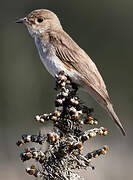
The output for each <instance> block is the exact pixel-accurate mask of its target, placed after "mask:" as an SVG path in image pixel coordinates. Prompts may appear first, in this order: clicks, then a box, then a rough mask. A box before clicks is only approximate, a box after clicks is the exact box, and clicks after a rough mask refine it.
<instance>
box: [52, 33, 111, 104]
mask: <svg viewBox="0 0 133 180" xmlns="http://www.w3.org/2000/svg"><path fill="white" fill-rule="evenodd" d="M49 37H50V42H51V44H52V45H53V47H54V49H55V53H56V56H57V57H58V58H59V59H60V60H61V61H62V62H63V63H64V64H65V65H66V66H67V67H68V68H70V69H75V70H76V71H78V72H79V73H80V74H82V77H83V79H84V81H85V82H86V83H87V84H88V86H90V87H91V88H92V89H93V90H94V91H95V92H96V93H98V94H99V95H101V97H102V98H103V99H104V100H105V101H106V100H108V101H110V98H109V95H108V92H107V90H106V86H105V83H104V81H103V79H102V77H101V75H100V73H99V72H98V69H97V67H96V65H95V64H94V63H93V61H92V60H91V59H90V57H89V56H88V55H87V54H86V53H85V51H83V50H82V49H81V48H80V47H79V46H78V45H77V44H76V43H75V42H74V41H73V40H72V39H71V37H70V36H69V35H68V34H67V33H65V32H64V31H62V32H54V31H52V32H50V34H49Z"/></svg>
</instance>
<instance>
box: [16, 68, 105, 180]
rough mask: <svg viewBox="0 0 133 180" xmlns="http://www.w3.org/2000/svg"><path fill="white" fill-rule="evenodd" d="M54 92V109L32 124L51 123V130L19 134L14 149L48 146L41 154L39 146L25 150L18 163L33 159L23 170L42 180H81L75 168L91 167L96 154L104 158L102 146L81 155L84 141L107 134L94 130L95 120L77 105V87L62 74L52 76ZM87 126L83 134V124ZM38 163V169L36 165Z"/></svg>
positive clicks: (85, 108)
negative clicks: (16, 147) (17, 147)
mask: <svg viewBox="0 0 133 180" xmlns="http://www.w3.org/2000/svg"><path fill="white" fill-rule="evenodd" d="M56 89H57V90H60V91H59V93H58V94H57V97H56V100H55V110H54V112H53V113H50V114H43V115H37V116H36V121H37V122H39V123H42V124H43V123H45V122H46V121H51V122H52V123H53V129H52V130H51V131H50V132H49V133H47V134H42V133H39V134H38V135H29V134H24V135H22V138H21V140H19V141H18V142H17V145H18V146H21V145H23V144H26V143H32V142H34V143H38V144H40V145H41V146H42V147H43V146H44V144H45V143H47V144H48V148H47V150H46V151H45V152H44V151H43V150H42V149H43V148H42V149H40V146H39V147H38V146H36V147H33V148H29V147H27V148H26V149H25V151H24V152H22V153H21V154H20V158H21V160H22V161H23V162H24V161H28V160H30V159H34V160H35V164H34V165H31V167H29V168H27V169H26V172H27V173H28V174H30V175H33V176H35V177H41V178H42V179H44V180H78V179H81V177H80V176H79V175H78V174H77V173H75V169H79V168H84V169H86V168H87V167H92V168H94V167H93V166H92V165H91V160H92V159H93V158H96V157H98V156H100V155H105V154H106V152H107V151H108V146H107V145H105V146H103V147H102V148H99V149H98V150H94V151H93V152H87V154H83V153H82V150H83V146H84V142H85V141H88V140H89V139H91V138H94V137H95V136H96V135H100V136H105V135H107V129H106V128H103V127H100V128H94V127H93V126H95V125H97V124H98V121H97V120H96V119H95V118H94V117H93V116H92V115H91V114H92V112H93V109H90V108H88V107H86V106H85V105H83V104H82V103H81V102H80V99H79V97H78V96H77V90H78V88H77V86H76V85H75V84H73V83H72V82H71V80H70V79H69V77H67V76H66V75H65V74H64V72H63V71H61V72H60V73H59V75H58V76H57V77H56ZM85 124H86V125H88V128H89V126H91V129H90V128H89V129H88V130H86V131H85V132H84V131H83V130H82V127H83V126H84V125H85ZM37 163H39V166H38V165H37Z"/></svg>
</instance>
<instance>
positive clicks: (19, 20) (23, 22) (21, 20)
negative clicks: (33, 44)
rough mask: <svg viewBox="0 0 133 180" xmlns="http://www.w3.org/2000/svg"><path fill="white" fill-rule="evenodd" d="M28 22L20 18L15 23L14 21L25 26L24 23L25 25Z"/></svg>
mask: <svg viewBox="0 0 133 180" xmlns="http://www.w3.org/2000/svg"><path fill="white" fill-rule="evenodd" d="M27 22H28V20H27V18H26V17H25V18H20V19H18V20H17V21H16V23H22V24H25V23H27Z"/></svg>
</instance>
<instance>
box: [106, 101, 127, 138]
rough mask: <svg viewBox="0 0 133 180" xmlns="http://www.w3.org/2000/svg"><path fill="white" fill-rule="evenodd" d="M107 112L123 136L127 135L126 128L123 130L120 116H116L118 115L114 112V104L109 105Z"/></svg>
mask: <svg viewBox="0 0 133 180" xmlns="http://www.w3.org/2000/svg"><path fill="white" fill-rule="evenodd" d="M106 110H107V111H108V113H109V115H110V116H111V118H112V119H113V120H114V121H115V123H116V124H117V126H118V127H119V128H120V130H121V132H122V134H123V135H124V136H125V135H126V132H125V130H124V128H123V126H122V124H121V122H120V120H119V118H118V116H117V115H116V113H115V111H114V109H113V106H112V104H110V103H109V104H108V105H107V109H106Z"/></svg>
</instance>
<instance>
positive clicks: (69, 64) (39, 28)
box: [16, 9, 126, 136]
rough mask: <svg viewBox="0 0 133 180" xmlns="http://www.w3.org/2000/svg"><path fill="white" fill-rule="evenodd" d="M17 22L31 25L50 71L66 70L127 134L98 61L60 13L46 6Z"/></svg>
mask: <svg viewBox="0 0 133 180" xmlns="http://www.w3.org/2000/svg"><path fill="white" fill-rule="evenodd" d="M16 23H22V24H25V25H26V27H27V28H28V31H29V33H30V35H31V36H32V37H33V38H34V40H35V44H36V47H37V49H38V52H39V55H40V59H41V61H42V63H43V64H44V66H45V68H46V69H47V71H48V72H49V73H50V74H51V75H52V76H53V77H56V76H57V75H58V74H59V72H60V71H64V72H65V74H66V75H68V76H69V77H70V79H71V80H72V82H73V83H75V84H76V85H77V86H78V87H79V88H81V89H83V90H84V91H86V92H87V93H88V94H89V95H91V96H92V97H93V98H94V99H95V100H96V101H97V102H98V103H99V104H100V105H101V106H102V107H103V108H104V109H105V110H106V111H107V112H108V114H109V115H110V116H111V118H112V119H113V120H114V122H115V123H116V125H117V126H118V127H119V128H120V130H121V132H122V134H123V135H124V136H125V135H126V132H125V130H124V128H123V126H122V124H121V122H120V120H119V118H118V116H117V115H116V113H115V111H114V109H113V105H112V102H111V99H110V97H109V94H108V91H107V89H106V85H105V83H104V80H103V78H102V76H101V75H100V73H99V71H98V69H97V67H96V65H95V63H94V62H93V61H92V60H91V58H90V57H89V56H88V55H87V53H86V52H85V51H84V50H83V49H81V48H80V46H79V45H78V44H77V43H76V42H75V41H74V40H73V39H72V38H71V37H70V36H69V35H68V34H67V33H66V32H65V31H64V29H63V27H62V25H61V23H60V20H59V18H58V17H57V15H56V14H55V13H54V12H52V11H50V10H47V9H37V10H33V11H32V12H30V13H29V14H28V15H27V16H25V17H24V18H20V19H18V20H17V21H16Z"/></svg>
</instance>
